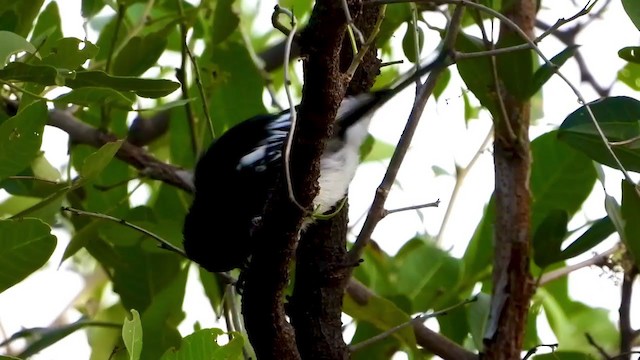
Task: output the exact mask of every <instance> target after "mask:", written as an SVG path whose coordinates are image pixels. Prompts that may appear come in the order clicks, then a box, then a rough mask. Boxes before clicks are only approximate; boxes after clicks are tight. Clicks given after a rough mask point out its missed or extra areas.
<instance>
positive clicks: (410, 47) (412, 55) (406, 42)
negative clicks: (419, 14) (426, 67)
mask: <svg viewBox="0 0 640 360" xmlns="http://www.w3.org/2000/svg"><path fill="white" fill-rule="evenodd" d="M416 33H417V34H418V38H417V39H416ZM416 41H417V45H418V46H417V49H416ZM423 47H424V31H423V30H422V28H421V27H419V26H417V25H414V24H413V21H408V22H407V31H406V32H405V34H404V37H403V38H402V50H403V51H404V55H405V56H406V57H407V59H409V61H411V62H412V63H414V64H415V63H417V62H419V61H420V53H421V52H422V48H423ZM416 50H417V51H418V52H417V53H416Z"/></svg>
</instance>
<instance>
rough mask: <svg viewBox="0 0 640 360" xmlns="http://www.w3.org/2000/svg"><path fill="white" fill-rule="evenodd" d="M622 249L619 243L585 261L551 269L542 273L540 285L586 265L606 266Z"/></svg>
mask: <svg viewBox="0 0 640 360" xmlns="http://www.w3.org/2000/svg"><path fill="white" fill-rule="evenodd" d="M619 249H620V246H619V245H616V246H614V247H612V248H611V249H609V250H607V251H604V252H603V253H601V254H599V255H595V256H594V257H592V258H589V259H587V260H585V261H582V262H579V263H577V264H573V265H570V266H565V267H563V268H560V269H556V270H553V271H550V272H548V273H546V274H544V275H542V276H541V277H540V280H539V281H538V285H540V286H542V285H545V284H547V283H550V282H552V281H554V280H557V279H559V278H561V277H564V276H567V275H568V274H571V273H572V272H574V271H576V270H579V269H582V268H584V267H587V266H592V265H595V266H604V265H606V264H607V263H608V262H609V257H610V256H611V255H613V254H615V253H616V252H617V251H618V250H619Z"/></svg>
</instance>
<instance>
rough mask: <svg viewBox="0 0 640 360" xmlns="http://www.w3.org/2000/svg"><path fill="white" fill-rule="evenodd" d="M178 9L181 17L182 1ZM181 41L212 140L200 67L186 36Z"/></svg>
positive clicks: (179, 2) (211, 129)
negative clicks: (191, 69)
mask: <svg viewBox="0 0 640 360" xmlns="http://www.w3.org/2000/svg"><path fill="white" fill-rule="evenodd" d="M178 9H179V11H180V14H181V16H184V10H183V9H182V0H178ZM181 40H182V49H183V51H185V52H186V53H187V56H188V57H189V61H191V66H193V71H194V72H195V73H196V79H195V80H196V87H197V88H198V93H199V94H200V99H201V100H202V111H204V117H205V120H206V121H207V125H208V127H209V134H210V135H211V138H212V139H215V138H216V132H215V130H214V128H213V121H212V120H211V114H210V113H209V101H208V98H207V96H206V94H205V92H204V86H203V85H202V76H201V75H200V66H198V62H197V61H196V58H195V57H194V56H193V53H192V52H191V49H190V48H189V44H188V43H187V37H186V35H185V36H183V37H182V39H181Z"/></svg>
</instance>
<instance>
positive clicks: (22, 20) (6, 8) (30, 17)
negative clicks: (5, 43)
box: [0, 0, 44, 44]
mask: <svg viewBox="0 0 640 360" xmlns="http://www.w3.org/2000/svg"><path fill="white" fill-rule="evenodd" d="M43 3H44V0H20V1H14V0H0V12H1V13H2V15H1V16H0V29H2V30H9V31H12V32H14V33H16V34H18V35H20V36H23V37H27V35H28V34H29V32H30V31H31V28H32V27H33V21H34V20H35V19H36V16H38V13H39V12H40V9H41V8H42V4H43ZM7 18H8V19H7ZM7 20H10V21H7ZM6 23H10V24H11V26H5V24H6ZM1 43H2V41H0V44H1Z"/></svg>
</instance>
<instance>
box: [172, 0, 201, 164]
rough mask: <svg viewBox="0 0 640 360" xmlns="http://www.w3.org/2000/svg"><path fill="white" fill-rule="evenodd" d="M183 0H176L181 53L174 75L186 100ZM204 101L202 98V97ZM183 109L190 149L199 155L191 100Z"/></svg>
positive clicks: (185, 40)
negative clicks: (185, 116) (178, 65)
mask: <svg viewBox="0 0 640 360" xmlns="http://www.w3.org/2000/svg"><path fill="white" fill-rule="evenodd" d="M182 1H183V0H176V2H177V4H178V14H179V15H180V25H179V27H180V40H181V44H180V45H181V54H180V68H178V69H176V75H177V76H176V77H177V78H178V81H180V85H181V87H182V98H183V99H185V100H188V99H189V98H190V97H189V84H188V79H187V58H188V56H189V55H187V50H188V48H189V46H188V45H187V25H186V24H185V18H184V9H183V7H182ZM203 101H204V99H203ZM184 110H185V113H186V115H187V124H188V125H189V135H190V137H191V151H193V154H194V156H198V155H199V150H198V136H197V134H196V119H195V116H194V114H193V106H192V105H191V101H188V102H187V103H186V104H184Z"/></svg>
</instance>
